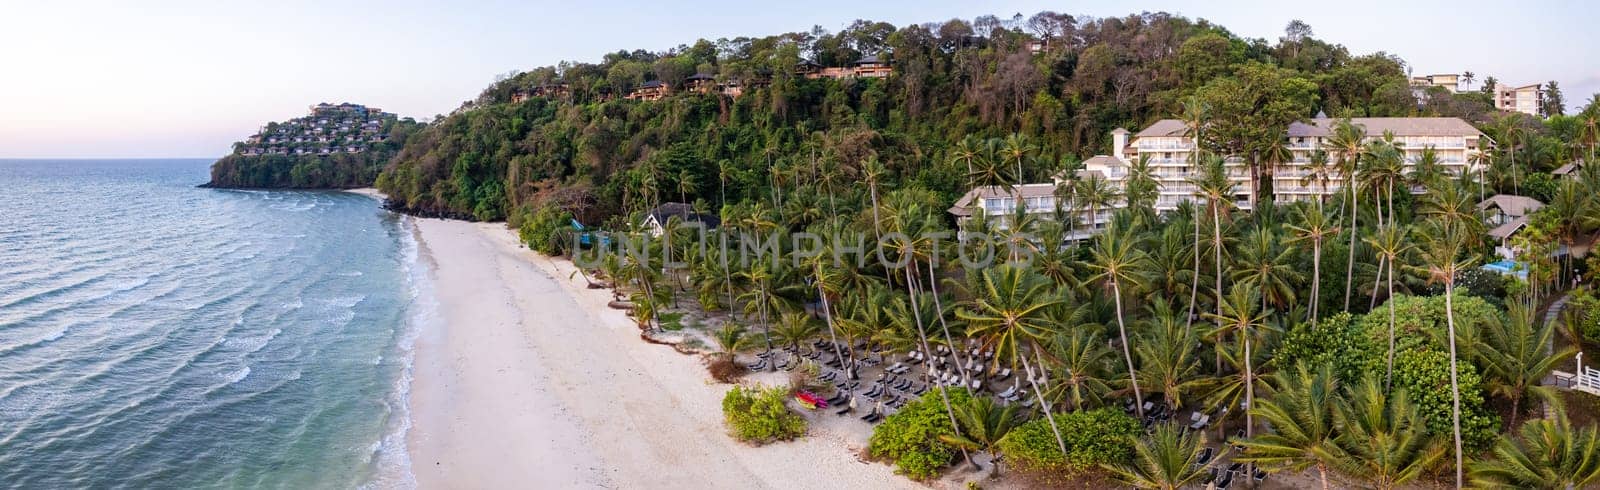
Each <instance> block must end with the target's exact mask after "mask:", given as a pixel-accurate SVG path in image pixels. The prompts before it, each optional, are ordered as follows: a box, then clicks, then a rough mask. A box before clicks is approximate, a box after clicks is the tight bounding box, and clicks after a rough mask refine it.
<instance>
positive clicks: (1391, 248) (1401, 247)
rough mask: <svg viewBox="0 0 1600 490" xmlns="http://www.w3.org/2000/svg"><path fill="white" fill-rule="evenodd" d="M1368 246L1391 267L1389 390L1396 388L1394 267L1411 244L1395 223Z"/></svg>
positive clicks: (1382, 229)
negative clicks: (1394, 382)
mask: <svg viewBox="0 0 1600 490" xmlns="http://www.w3.org/2000/svg"><path fill="white" fill-rule="evenodd" d="M1367 244H1369V245H1371V246H1372V248H1373V249H1374V250H1377V251H1378V256H1379V257H1382V259H1381V262H1384V263H1387V264H1388V265H1389V271H1388V272H1389V301H1387V302H1388V303H1389V354H1388V355H1387V356H1386V357H1385V358H1384V359H1385V360H1384V370H1383V386H1384V389H1388V388H1389V387H1391V386H1394V385H1393V384H1391V382H1392V381H1393V379H1394V342H1395V338H1394V317H1395V311H1394V308H1395V300H1394V265H1395V263H1397V262H1398V261H1399V260H1400V256H1401V255H1403V254H1405V253H1406V252H1408V251H1410V250H1411V242H1408V241H1406V232H1404V231H1401V230H1400V228H1397V227H1395V226H1394V223H1389V224H1388V225H1386V226H1383V227H1380V228H1378V231H1377V232H1375V233H1374V234H1373V235H1372V236H1371V237H1368V238H1367ZM1379 275H1380V276H1381V275H1382V274H1381V273H1380V274H1379Z"/></svg>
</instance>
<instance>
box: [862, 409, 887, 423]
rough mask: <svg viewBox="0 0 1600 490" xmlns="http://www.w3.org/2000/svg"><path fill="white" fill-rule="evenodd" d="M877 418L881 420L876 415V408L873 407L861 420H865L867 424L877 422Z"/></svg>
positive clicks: (879, 416)
mask: <svg viewBox="0 0 1600 490" xmlns="http://www.w3.org/2000/svg"><path fill="white" fill-rule="evenodd" d="M879 418H882V416H881V415H879V414H878V408H877V407H873V409H872V412H870V413H868V414H866V415H862V416H861V420H865V421H867V422H868V423H873V422H877V421H878V419H879Z"/></svg>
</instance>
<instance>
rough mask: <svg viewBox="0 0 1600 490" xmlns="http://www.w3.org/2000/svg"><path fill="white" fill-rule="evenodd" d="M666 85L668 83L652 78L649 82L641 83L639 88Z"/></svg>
mask: <svg viewBox="0 0 1600 490" xmlns="http://www.w3.org/2000/svg"><path fill="white" fill-rule="evenodd" d="M665 85H666V84H664V83H661V81H660V80H651V81H648V82H644V84H643V85H640V86H639V88H656V87H662V86H665Z"/></svg>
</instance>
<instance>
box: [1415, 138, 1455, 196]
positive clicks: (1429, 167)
mask: <svg viewBox="0 0 1600 490" xmlns="http://www.w3.org/2000/svg"><path fill="white" fill-rule="evenodd" d="M1449 178H1450V171H1449V170H1446V169H1445V167H1444V164H1441V163H1439V152H1438V151H1435V150H1434V149H1433V145H1428V146H1425V147H1423V148H1422V154H1420V155H1417V161H1416V162H1415V163H1412V164H1411V174H1410V175H1409V176H1407V180H1410V181H1411V183H1412V185H1418V186H1422V187H1423V188H1424V189H1426V188H1427V187H1428V186H1429V185H1430V184H1433V183H1435V182H1440V181H1444V180H1447V179H1449Z"/></svg>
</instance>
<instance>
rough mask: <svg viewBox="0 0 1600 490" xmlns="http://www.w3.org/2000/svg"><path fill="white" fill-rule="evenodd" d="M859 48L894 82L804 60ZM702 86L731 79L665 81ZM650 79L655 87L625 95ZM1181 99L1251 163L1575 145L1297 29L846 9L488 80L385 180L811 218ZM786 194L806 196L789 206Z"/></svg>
mask: <svg viewBox="0 0 1600 490" xmlns="http://www.w3.org/2000/svg"><path fill="white" fill-rule="evenodd" d="M865 58H876V59H880V60H884V61H885V62H886V63H887V64H888V65H889V66H890V67H892V74H891V75H889V76H887V77H883V78H861V77H838V78H829V77H809V76H805V75H803V70H802V69H801V67H806V66H821V67H840V66H850V65H851V64H852V63H853V62H856V61H857V60H861V59H865ZM1468 68H1469V67H1468ZM703 80H715V81H716V82H717V84H718V85H717V86H718V87H724V86H728V85H733V84H741V90H739V91H737V92H734V93H733V94H732V95H730V94H729V92H728V91H726V90H701V91H696V90H687V89H679V88H687V87H689V86H692V85H693V84H694V83H695V82H697V81H703ZM1492 80H1493V77H1485V78H1484V80H1483V81H1484V82H1485V83H1484V86H1490V85H1492V84H1493V82H1492ZM741 82H742V83H741ZM647 85H648V86H657V87H659V86H663V85H664V86H665V87H666V88H667V90H666V91H665V94H666V95H665V96H664V97H660V98H659V100H631V99H635V97H633V96H632V95H633V94H634V93H635V91H636V89H638V88H640V87H642V86H647ZM528 94H536V95H534V96H528ZM1556 97H1557V98H1558V102H1557V104H1559V94H1558V95H1556ZM1188 98H1198V99H1199V100H1202V101H1204V102H1205V103H1206V104H1207V105H1208V106H1209V107H1211V114H1210V118H1211V121H1210V122H1209V123H1208V126H1209V133H1210V138H1209V139H1210V141H1207V143H1209V145H1208V146H1212V147H1214V148H1218V149H1220V150H1223V151H1227V152H1230V153H1234V154H1236V155H1242V156H1245V157H1246V158H1250V159H1252V160H1255V159H1257V158H1258V156H1257V154H1258V153H1259V150H1260V147H1259V145H1258V143H1260V142H1262V141H1270V140H1274V139H1277V138H1278V136H1277V135H1281V134H1282V131H1283V130H1284V128H1286V127H1287V125H1288V124H1289V123H1290V122H1293V121H1296V120H1303V119H1306V118H1310V117H1313V116H1314V115H1315V114H1317V113H1319V112H1320V113H1326V114H1328V115H1331V116H1334V117H1382V116H1409V115H1435V116H1455V117H1461V118H1463V119H1466V120H1468V121H1470V122H1472V123H1474V124H1475V125H1478V126H1479V127H1480V128H1483V129H1485V131H1486V132H1487V133H1489V134H1491V135H1493V136H1499V134H1501V132H1503V131H1513V132H1520V134H1521V135H1523V138H1522V139H1523V140H1524V142H1525V148H1523V149H1522V150H1520V151H1519V153H1521V155H1520V156H1521V158H1520V160H1521V162H1522V165H1525V166H1530V167H1531V169H1532V170H1536V171H1537V170H1546V171H1547V170H1549V168H1553V167H1554V166H1556V165H1558V162H1560V161H1562V160H1563V159H1564V158H1565V157H1564V155H1565V152H1568V151H1569V150H1570V149H1569V148H1568V147H1567V146H1564V144H1563V143H1560V142H1561V141H1572V140H1574V138H1572V137H1571V135H1565V136H1563V135H1561V134H1558V133H1560V132H1562V131H1566V132H1574V131H1577V129H1578V128H1577V126H1578V125H1577V124H1576V123H1575V122H1567V123H1563V122H1562V121H1561V119H1562V117H1560V116H1558V117H1555V118H1552V119H1551V120H1549V121H1547V122H1541V121H1540V120H1539V119H1538V118H1535V117H1532V116H1505V117H1501V116H1497V112H1496V111H1494V110H1493V108H1492V106H1491V103H1490V96H1489V94H1488V93H1484V92H1481V91H1477V90H1473V91H1464V92H1463V93H1455V94H1452V93H1449V92H1447V91H1444V90H1442V89H1437V88H1435V89H1431V90H1429V91H1421V92H1419V91H1414V90H1413V89H1412V88H1411V87H1410V86H1409V85H1408V67H1407V65H1406V63H1405V62H1404V61H1403V60H1401V59H1400V58H1398V57H1397V56H1395V55H1392V54H1388V53H1384V52H1378V53H1351V52H1350V51H1349V50H1348V49H1346V48H1345V47H1343V46H1341V45H1339V44H1337V43H1336V42H1333V41H1325V40H1321V39H1317V38H1316V37H1314V32H1313V31H1312V28H1311V26H1308V25H1305V24H1304V23H1300V22H1298V21H1296V22H1294V23H1291V24H1290V25H1289V26H1288V28H1287V29H1285V33H1284V35H1283V36H1282V37H1281V38H1279V39H1275V40H1268V39H1250V38H1243V37H1240V36H1238V35H1235V34H1233V33H1232V32H1230V31H1229V30H1228V29H1227V28H1225V27H1224V26H1219V25H1215V24H1212V23H1210V22H1208V21H1205V20H1203V19H1190V18H1185V17H1182V16H1178V15H1172V14H1167V13H1144V14H1138V15H1129V16H1126V17H1114V18H1080V17H1073V16H1071V15H1065V14H1058V13H1054V12H1043V13H1039V14H1036V15H1033V16H1031V17H1023V16H1020V15H1019V16H1016V17H1013V18H1010V19H1003V18H997V17H993V16H986V17H981V18H978V19H975V20H972V21H966V20H950V21H946V22H942V23H937V22H936V23H927V24H918V25H908V26H894V25H890V24H887V23H882V22H872V21H866V20H858V21H856V22H854V23H853V24H851V25H850V26H849V27H848V28H845V29H843V30H842V31H840V32H827V31H825V30H822V29H821V28H815V29H813V30H811V31H809V32H791V33H783V34H776V35H770V36H764V37H739V38H733V39H718V40H715V41H710V40H704V39H702V40H697V41H694V42H693V43H691V44H685V45H681V46H678V47H676V48H672V49H668V50H665V51H647V50H634V51H617V52H615V53H612V54H609V55H606V56H605V58H604V59H603V60H600V61H599V62H596V63H589V62H562V63H560V64H558V65H556V66H545V67H540V68H536V69H532V70H529V71H526V72H521V73H516V74H514V75H510V76H506V77H502V79H500V80H497V81H495V82H494V83H493V84H492V85H490V86H489V87H488V88H487V89H485V90H484V91H483V92H482V93H481V94H480V95H479V96H478V97H477V98H475V99H473V100H469V101H466V102H464V103H463V104H462V106H461V108H460V109H458V110H456V111H455V112H453V113H452V114H450V115H448V116H445V117H443V118H441V119H440V120H438V121H436V122H435V123H433V124H430V125H429V126H428V127H427V128H426V129H424V130H422V131H421V132H419V133H418V134H416V135H415V137H413V138H410V139H409V140H408V141H407V142H406V144H405V146H404V147H403V148H402V149H401V150H400V152H399V153H398V155H397V156H396V157H395V158H394V159H393V160H392V161H391V162H390V163H389V165H388V167H387V168H386V169H385V170H384V172H382V174H381V175H380V176H379V178H378V180H377V185H378V187H379V188H380V189H381V190H383V191H384V192H386V193H387V194H389V195H390V196H391V197H392V198H394V199H395V204H396V205H398V206H400V207H403V208H409V209H411V210H414V211H418V212H427V213H442V214H450V215H463V214H465V215H470V216H472V217H475V218H476V219H480V220H499V219H510V220H511V221H513V224H515V223H516V222H517V221H519V219H520V218H521V217H522V216H523V215H531V214H532V213H534V212H536V211H537V210H538V209H540V208H544V207H552V208H556V209H559V210H561V211H564V212H570V213H572V214H574V215H576V216H577V217H578V218H579V219H580V220H582V221H583V222H585V223H607V222H608V220H614V219H616V218H619V217H626V216H628V215H629V214H630V213H635V212H638V211H641V210H643V209H648V208H650V207H652V206H654V205H655V204H658V203H660V202H666V201H683V202H690V203H699V207H700V208H701V209H705V210H714V209H718V206H719V204H718V203H739V202H743V201H750V200H753V199H771V198H773V197H777V199H771V200H772V202H773V203H774V205H775V206H783V207H793V208H796V209H797V210H804V209H807V208H811V209H816V208H817V207H819V206H818V204H819V202H820V201H822V200H828V199H837V200H846V198H845V196H855V197H857V198H859V197H860V195H861V194H862V193H863V192H865V191H864V190H862V188H861V186H851V185H848V183H850V182H853V181H858V180H859V179H860V178H861V176H862V170H861V169H862V168H863V166H864V165H866V163H867V162H868V161H869V160H875V161H877V162H878V164H881V165H882V166H883V168H884V169H885V172H886V175H884V176H882V178H883V179H884V181H886V182H892V183H894V186H895V188H898V189H922V190H924V191H926V197H927V199H928V201H929V205H937V206H940V208H939V209H942V208H943V206H948V205H949V203H950V202H952V201H953V200H954V199H955V198H956V197H957V196H959V195H960V194H961V193H962V192H964V191H965V190H966V188H967V187H968V184H969V182H968V181H969V179H968V174H969V171H970V170H971V167H972V165H973V162H974V160H976V159H978V158H977V156H981V155H979V154H982V153H985V152H987V153H988V154H990V155H991V156H993V155H999V154H1003V153H1005V152H1006V151H1007V149H1008V147H1007V143H1008V141H1007V140H1006V139H1005V138H1008V137H1009V138H1010V140H1009V143H1010V145H1011V148H1009V149H1011V150H1013V151H1015V150H1019V149H1020V147H1021V146H1026V147H1028V150H1029V151H1027V152H1025V153H1028V154H1029V157H1028V158H1027V159H1026V160H1028V161H1026V162H1021V163H1020V165H1019V166H1020V168H1021V170H1020V172H1021V173H1022V174H1023V175H1021V176H1012V177H1013V178H1012V180H1013V181H1020V182H1038V181H1045V180H1047V179H1048V178H1049V176H1050V175H1052V174H1054V173H1055V172H1056V171H1058V169H1061V168H1066V167H1068V166H1069V165H1072V164H1074V163H1076V162H1079V161H1081V160H1082V159H1084V158H1087V157H1089V156H1093V155H1095V154H1097V153H1105V152H1107V151H1108V149H1109V146H1110V140H1111V138H1110V136H1109V133H1110V132H1111V131H1112V130H1113V129H1115V128H1119V127H1122V128H1128V129H1132V130H1134V131H1137V130H1138V128H1140V127H1143V126H1145V125H1147V124H1149V123H1151V122H1153V121H1155V120H1158V119H1161V118H1168V117H1176V116H1178V115H1179V112H1180V111H1181V106H1182V102H1183V101H1184V100H1185V99H1188ZM1569 126H1570V127H1569ZM1497 139H1498V138H1497ZM1008 167H1009V165H1008ZM797 187H811V188H812V189H813V190H814V191H815V192H796V193H792V194H793V195H792V196H784V194H786V189H792V188H797ZM836 195H837V196H836ZM783 197H792V198H790V199H784V198H783ZM849 201H851V202H860V200H859V199H849ZM610 224H612V225H618V224H620V223H618V222H616V221H611V222H610Z"/></svg>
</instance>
